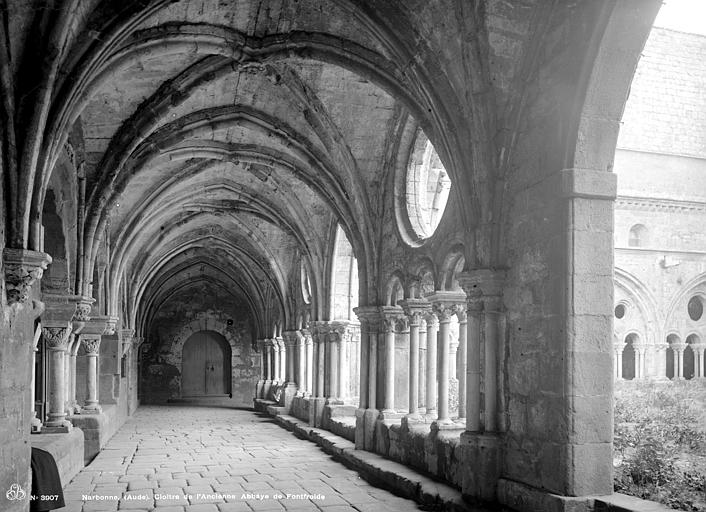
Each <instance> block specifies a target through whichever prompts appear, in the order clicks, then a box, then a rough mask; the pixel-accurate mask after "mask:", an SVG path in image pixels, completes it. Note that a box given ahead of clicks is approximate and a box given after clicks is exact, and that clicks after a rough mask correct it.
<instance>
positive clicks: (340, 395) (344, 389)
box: [334, 322, 352, 404]
mask: <svg viewBox="0 0 706 512" xmlns="http://www.w3.org/2000/svg"><path fill="white" fill-rule="evenodd" d="M335 333H336V336H335V338H334V339H335V343H336V352H337V354H338V357H337V358H336V362H337V364H338V368H336V378H337V382H336V392H337V393H336V398H337V399H338V402H340V403H341V404H343V403H345V401H346V398H348V358H347V357H346V354H347V352H348V348H349V344H350V341H351V337H352V333H351V329H350V326H349V324H348V322H340V323H337V324H336V326H335Z"/></svg>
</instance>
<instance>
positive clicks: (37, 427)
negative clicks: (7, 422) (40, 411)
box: [29, 412, 44, 434]
mask: <svg viewBox="0 0 706 512" xmlns="http://www.w3.org/2000/svg"><path fill="white" fill-rule="evenodd" d="M34 414H35V416H34V417H33V418H32V419H31V420H30V422H29V423H30V432H31V433H32V434H41V433H42V427H43V426H44V425H42V422H41V421H39V418H37V416H36V414H37V413H36V412H35V413H34Z"/></svg>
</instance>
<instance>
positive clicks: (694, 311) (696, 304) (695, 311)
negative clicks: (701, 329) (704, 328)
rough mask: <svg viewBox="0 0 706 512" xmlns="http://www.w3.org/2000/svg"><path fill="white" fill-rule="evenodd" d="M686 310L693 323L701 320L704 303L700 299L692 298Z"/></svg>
mask: <svg viewBox="0 0 706 512" xmlns="http://www.w3.org/2000/svg"><path fill="white" fill-rule="evenodd" d="M687 310H688V312H689V318H691V319H692V320H693V321H694V322H696V321H697V320H701V317H702V316H703V315H704V303H703V301H702V300H701V297H698V296H694V297H692V298H691V299H690V300H689V303H688V304H687Z"/></svg>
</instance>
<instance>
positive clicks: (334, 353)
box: [324, 324, 340, 405]
mask: <svg viewBox="0 0 706 512" xmlns="http://www.w3.org/2000/svg"><path fill="white" fill-rule="evenodd" d="M339 337H340V334H339V333H338V332H337V331H336V328H335V326H334V325H333V324H331V325H329V331H328V333H327V334H326V373H325V383H324V390H325V396H326V403H328V404H334V405H338V403H339V401H338V393H339V391H338V359H339V353H338V339H339Z"/></svg>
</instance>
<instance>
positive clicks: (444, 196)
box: [406, 130, 451, 240]
mask: <svg viewBox="0 0 706 512" xmlns="http://www.w3.org/2000/svg"><path fill="white" fill-rule="evenodd" d="M450 191H451V180H450V179H449V176H448V174H447V173H446V169H445V168H444V165H443V164H442V163H441V159H440V158H439V155H438V154H437V152H436V150H435V149H434V146H433V145H432V143H431V141H430V140H429V139H428V138H427V136H426V135H425V134H424V132H423V131H421V130H419V131H418V132H417V137H416V140H415V142H414V145H413V148H412V153H411V155H410V158H409V164H408V165H407V176H406V203H407V215H408V216H409V221H410V223H411V225H412V229H413V230H414V233H415V234H416V235H417V237H418V238H419V239H421V240H423V239H426V238H429V237H430V236H432V235H433V234H434V231H436V228H437V226H438V225H439V222H440V221H441V217H442V215H443V213H444V209H445V208H446V202H447V201H448V199H449V192H450Z"/></svg>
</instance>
